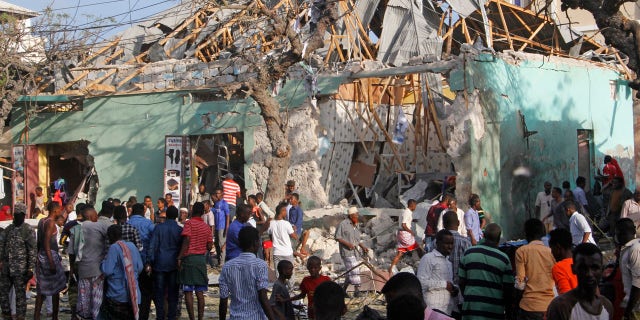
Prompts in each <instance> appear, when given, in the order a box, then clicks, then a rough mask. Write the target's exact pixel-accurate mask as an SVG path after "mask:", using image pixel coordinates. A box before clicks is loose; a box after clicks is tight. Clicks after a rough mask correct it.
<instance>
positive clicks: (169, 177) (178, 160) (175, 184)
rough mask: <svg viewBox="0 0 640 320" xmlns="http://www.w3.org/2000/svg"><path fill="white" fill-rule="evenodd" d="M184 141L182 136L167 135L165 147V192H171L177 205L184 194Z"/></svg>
mask: <svg viewBox="0 0 640 320" xmlns="http://www.w3.org/2000/svg"><path fill="white" fill-rule="evenodd" d="M182 141H183V138H182V137H176V136H167V137H166V138H165V147H164V151H165V154H164V156H165V157H164V160H165V161H164V194H167V193H171V194H172V195H173V202H174V203H175V204H176V206H180V200H181V199H180V198H181V195H182V167H183V164H182V162H183V161H182V160H183V158H185V157H184V155H183V149H184V148H183V145H182Z"/></svg>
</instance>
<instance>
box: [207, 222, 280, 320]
mask: <svg viewBox="0 0 640 320" xmlns="http://www.w3.org/2000/svg"><path fill="white" fill-rule="evenodd" d="M238 242H239V243H240V248H241V249H242V253H241V254H240V256H238V257H237V258H235V259H233V260H230V261H229V262H227V263H225V264H224V267H222V273H220V278H219V282H220V309H219V310H218V312H219V318H220V319H226V318H227V303H228V300H229V299H231V305H230V306H229V310H230V313H231V317H230V318H229V319H231V320H254V319H255V320H263V319H269V320H271V319H276V317H275V315H274V313H273V310H272V309H271V305H270V304H269V299H268V298H267V287H268V286H269V276H268V273H269V268H268V267H267V263H266V262H264V260H262V259H258V257H256V252H258V247H259V246H260V234H259V233H258V230H257V229H256V228H254V227H251V226H246V227H244V228H242V229H241V230H240V233H239V234H238Z"/></svg>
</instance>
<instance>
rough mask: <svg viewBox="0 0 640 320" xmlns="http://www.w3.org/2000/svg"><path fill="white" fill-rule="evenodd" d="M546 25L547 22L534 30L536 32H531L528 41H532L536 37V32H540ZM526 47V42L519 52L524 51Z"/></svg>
mask: <svg viewBox="0 0 640 320" xmlns="http://www.w3.org/2000/svg"><path fill="white" fill-rule="evenodd" d="M546 24H547V22H542V23H541V24H540V25H539V26H538V28H536V30H535V31H533V32H532V33H531V36H529V40H533V38H535V37H536V35H537V34H538V32H540V30H542V28H543V27H544V26H545V25H546ZM528 45H529V43H526V42H525V43H524V44H523V45H522V46H521V47H520V50H519V51H522V50H524V48H526V47H527V46H528Z"/></svg>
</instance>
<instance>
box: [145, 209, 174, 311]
mask: <svg viewBox="0 0 640 320" xmlns="http://www.w3.org/2000/svg"><path fill="white" fill-rule="evenodd" d="M176 218H178V208H176V207H174V206H171V207H169V208H168V209H167V218H166V220H165V222H163V223H160V224H158V225H157V226H156V227H155V229H154V230H153V234H152V236H151V245H150V247H149V250H148V251H147V253H148V257H147V261H148V262H149V263H150V264H151V268H152V269H153V280H154V299H153V303H154V304H155V306H156V314H157V315H156V317H157V318H158V319H164V318H165V313H164V293H165V292H167V293H168V296H167V304H168V308H167V309H168V318H169V319H176V315H177V310H178V289H179V287H178V263H177V261H178V253H179V252H180V247H181V246H182V236H181V235H182V227H180V226H179V225H178V223H177V222H176Z"/></svg>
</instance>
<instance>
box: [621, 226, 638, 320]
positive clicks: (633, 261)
mask: <svg viewBox="0 0 640 320" xmlns="http://www.w3.org/2000/svg"><path fill="white" fill-rule="evenodd" d="M615 234H616V240H617V241H618V242H619V243H620V245H622V248H620V273H621V274H622V284H623V286H624V299H623V300H622V306H623V307H625V313H624V318H625V319H638V318H640V240H638V239H635V236H636V226H635V224H634V223H633V221H631V219H629V218H622V219H620V220H618V222H616V233H615Z"/></svg>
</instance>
